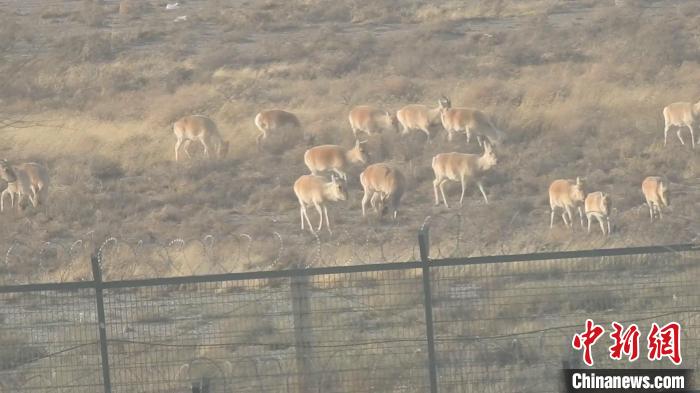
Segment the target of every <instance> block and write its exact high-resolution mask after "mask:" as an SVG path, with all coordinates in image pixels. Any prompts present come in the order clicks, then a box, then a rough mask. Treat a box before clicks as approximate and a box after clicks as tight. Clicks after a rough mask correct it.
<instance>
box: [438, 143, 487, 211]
mask: <svg viewBox="0 0 700 393" xmlns="http://www.w3.org/2000/svg"><path fill="white" fill-rule="evenodd" d="M497 163H498V159H497V157H496V154H495V153H494V151H493V148H492V147H491V144H490V143H489V142H487V141H484V153H483V154H482V155H478V154H464V153H441V154H438V155H436V156H435V157H433V165H432V166H433V172H434V173H435V180H434V181H433V191H434V192H435V205H439V204H440V199H439V198H438V188H440V194H441V195H442V200H443V202H445V207H449V206H448V205H447V198H445V190H444V188H443V187H444V184H445V183H446V182H447V181H448V180H452V181H458V182H460V183H461V184H462V195H461V196H460V197H459V204H460V206H462V201H463V200H464V190H465V188H466V184H467V181H468V180H474V181H476V184H477V185H478V186H479V190H480V191H481V195H483V197H484V201H485V202H486V203H489V199H488V197H487V196H486V192H485V191H484V185H483V183H482V182H483V178H484V175H485V174H486V173H487V172H488V171H489V170H490V169H491V168H493V167H494V166H495V165H496V164H497Z"/></svg>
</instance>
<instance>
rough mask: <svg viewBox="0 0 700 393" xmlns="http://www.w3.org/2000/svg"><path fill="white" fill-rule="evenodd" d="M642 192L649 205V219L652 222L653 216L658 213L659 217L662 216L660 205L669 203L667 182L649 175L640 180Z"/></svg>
mask: <svg viewBox="0 0 700 393" xmlns="http://www.w3.org/2000/svg"><path fill="white" fill-rule="evenodd" d="M642 193H643V194H644V199H645V200H646V203H647V206H649V219H650V220H651V222H654V217H655V216H656V214H657V213H658V215H659V219H661V218H663V215H662V214H661V206H665V207H668V206H670V205H671V199H670V193H669V190H668V183H667V182H666V181H665V180H664V179H663V178H661V177H659V176H649V177H647V178H646V179H644V181H643V182H642Z"/></svg>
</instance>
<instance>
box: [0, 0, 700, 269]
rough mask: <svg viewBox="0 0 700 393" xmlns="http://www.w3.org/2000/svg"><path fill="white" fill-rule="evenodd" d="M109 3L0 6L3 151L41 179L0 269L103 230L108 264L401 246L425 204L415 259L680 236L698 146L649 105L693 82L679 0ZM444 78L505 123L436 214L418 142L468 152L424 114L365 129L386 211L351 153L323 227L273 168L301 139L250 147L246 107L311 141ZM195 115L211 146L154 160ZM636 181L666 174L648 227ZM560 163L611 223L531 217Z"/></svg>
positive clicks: (252, 263)
mask: <svg viewBox="0 0 700 393" xmlns="http://www.w3.org/2000/svg"><path fill="white" fill-rule="evenodd" d="M126 3H130V4H128V5H129V7H130V9H127V7H123V8H122V11H121V13H120V5H119V2H117V1H105V2H99V1H92V0H85V1H50V2H37V1H28V2H14V1H0V10H1V12H2V13H1V15H0V19H1V20H2V22H3V23H1V24H0V43H2V49H3V51H2V54H0V56H2V61H1V62H0V71H1V72H0V97H1V98H0V102H1V103H2V109H0V119H3V120H2V121H1V122H0V127H1V128H0V135H1V137H0V156H2V157H6V158H7V159H9V160H11V161H36V162H40V163H43V164H45V165H46V166H47V167H48V168H49V169H50V173H51V175H52V185H51V187H52V188H51V191H50V196H49V200H48V202H47V204H46V205H44V206H42V207H40V208H39V209H32V208H31V207H30V208H28V209H26V210H24V211H23V212H15V211H12V210H10V211H8V210H6V211H5V212H3V214H1V215H0V222H1V223H2V225H0V250H1V251H3V252H5V250H8V251H7V252H5V254H6V255H7V258H6V263H5V264H4V265H3V266H2V267H0V276H5V277H10V275H11V277H14V278H13V280H19V281H32V280H51V279H60V280H67V279H75V278H80V277H82V276H84V275H85V274H87V271H88V267H87V264H86V263H84V261H85V258H87V255H89V253H90V251H91V250H92V249H93V248H94V247H99V245H100V244H102V243H103V241H104V240H105V239H108V238H110V237H113V238H115V239H116V243H115V242H114V241H113V242H111V243H110V245H109V247H110V251H109V252H110V254H108V258H110V259H109V260H108V264H109V266H110V267H111V270H110V272H111V274H112V275H113V276H112V278H115V277H126V276H144V275H173V274H187V273H192V272H195V273H203V272H218V271H222V270H225V271H242V270H253V269H268V268H274V269H279V268H284V267H286V266H288V265H297V264H299V265H314V266H318V265H335V264H352V263H369V262H378V261H383V260H384V261H397V260H408V259H413V258H415V243H416V241H415V237H416V231H417V229H418V228H419V227H420V226H421V224H422V223H423V222H424V221H425V219H426V217H427V216H430V217H431V219H430V221H431V225H432V235H433V243H434V244H435V246H434V248H433V252H434V253H435V255H434V256H438V255H443V256H444V255H451V254H458V255H480V254H500V253H519V252H530V251H539V250H561V249H585V248H593V247H613V246H615V247H617V246H632V245H649V244H667V243H681V242H690V241H697V239H698V236H699V235H700V226H698V224H697V222H698V216H699V213H698V212H699V211H700V199H699V198H698V196H699V195H700V147H698V148H696V149H695V151H693V150H692V149H691V148H690V146H689V136H688V133H687V130H686V131H683V132H684V134H683V136H684V138H685V140H686V142H687V143H688V144H686V145H685V146H681V145H680V142H679V141H678V139H676V135H675V131H674V132H672V133H670V135H669V143H668V146H665V147H664V144H663V117H662V114H661V111H662V109H663V107H664V106H665V105H666V104H668V103H671V102H675V101H693V102H694V101H697V100H698V99H699V98H700V92H699V91H698V90H697V86H698V85H700V63H699V62H700V39H698V37H697V36H696V34H695V33H694V31H695V27H696V26H697V25H698V23H700V4H697V3H696V2H694V1H691V0H659V1H646V2H642V1H624V2H623V1H606V2H602V1H576V2H574V1H564V0H559V1H557V0H527V1H515V0H512V1H511V0H502V1H472V2H468V3H467V4H464V2H460V1H449V0H448V1H443V2H424V1H419V0H412V1H409V2H397V1H390V0H384V1H365V0H358V1H354V2H351V3H344V2H343V3H338V2H333V1H329V0H293V1H287V2H275V1H269V0H248V1H236V2H229V1H223V0H189V1H187V2H184V1H183V2H180V3H181V6H180V7H179V8H178V9H177V10H166V9H165V4H166V2H164V1H157V0H153V1H151V0H148V1H147V0H144V1H137V0H132V1H126ZM179 16H187V20H185V21H178V22H175V21H174V20H175V18H177V17H179ZM443 94H444V95H447V96H449V97H450V98H451V100H452V103H453V105H455V106H469V107H475V108H479V109H481V110H483V111H485V112H486V113H488V114H489V115H490V116H491V117H492V118H493V119H494V122H495V123H496V124H497V125H498V127H499V128H500V129H502V130H503V131H504V132H505V133H506V134H507V140H506V141H505V142H504V144H503V145H500V146H498V147H497V148H496V153H497V155H498V157H499V163H498V166H497V167H496V169H495V170H494V171H493V173H491V174H490V176H489V177H488V178H487V181H486V191H487V193H488V194H489V199H490V202H491V203H489V204H488V205H485V204H484V202H483V200H482V198H481V195H480V193H479V191H478V189H477V188H476V187H475V186H474V185H471V186H470V187H469V189H468V190H467V195H466V197H465V204H464V206H463V207H462V208H459V207H458V204H457V200H458V198H459V185H458V184H457V183H451V184H450V185H449V186H448V187H447V190H448V198H449V199H450V201H451V202H452V205H453V206H451V207H450V209H446V208H445V207H444V206H433V188H432V180H433V173H432V170H431V168H430V162H431V158H432V157H433V156H434V155H435V154H437V153H439V152H447V151H460V152H472V153H478V152H480V149H479V147H478V145H477V144H476V143H474V142H472V143H471V144H469V145H467V144H466V141H465V138H464V137H463V135H462V137H461V138H460V137H459V135H458V137H457V138H455V140H454V141H453V142H452V143H449V142H448V141H447V140H446V132H445V131H444V130H441V129H437V128H436V129H435V130H434V131H433V132H434V135H435V138H434V139H435V142H434V143H432V144H426V143H425V136H424V135H423V134H422V133H420V132H414V133H411V134H410V135H408V136H406V137H400V136H399V135H395V134H391V133H384V134H382V135H376V136H372V137H371V138H369V142H368V145H369V150H370V153H371V161H372V162H378V161H384V160H388V161H391V162H393V163H394V164H396V165H397V166H398V167H399V168H401V170H402V171H403V172H404V173H405V175H406V177H407V181H408V187H407V192H406V194H405V196H404V199H403V200H402V208H401V210H400V213H399V220H398V221H397V222H392V221H391V220H389V219H388V218H384V219H381V220H379V219H377V218H376V217H374V216H370V217H369V218H367V219H363V218H362V217H361V211H360V200H361V198H362V190H361V187H360V185H359V181H358V175H359V173H360V171H361V169H362V168H360V167H355V168H354V169H353V171H351V180H350V182H349V184H348V187H349V189H350V198H349V201H348V202H346V203H344V204H338V205H334V206H332V207H331V208H330V215H331V222H332V224H333V226H334V233H333V235H329V234H328V233H327V232H323V233H321V234H320V237H319V238H318V239H317V238H316V237H314V236H312V235H311V234H310V233H308V232H301V231H300V229H299V210H298V204H297V201H296V199H295V197H294V194H293V192H292V184H293V182H294V180H295V179H296V178H297V177H298V176H300V175H302V174H305V173H307V169H306V167H305V166H304V163H303V160H302V157H303V153H304V151H305V149H306V148H307V146H306V144H304V142H303V141H300V143H298V144H297V145H295V146H283V145H281V144H279V143H277V144H275V143H274V141H273V142H272V143H269V144H268V145H267V146H266V149H265V151H264V152H262V153H258V152H256V150H255V138H256V136H257V130H256V129H255V126H254V124H253V117H254V116H255V114H256V113H257V112H258V111H260V110H263V109H271V108H283V109H286V110H289V111H291V112H294V113H296V114H297V115H298V116H299V118H300V119H301V122H302V124H303V125H304V128H305V130H306V131H307V132H309V133H311V134H313V135H314V136H315V143H317V144H321V143H334V144H341V145H345V146H351V144H352V143H353V142H354V140H353V135H352V132H351V131H350V127H349V124H348V122H347V113H348V111H349V110H350V108H351V107H352V106H354V105H359V104H372V105H376V106H379V107H382V108H386V109H387V110H390V111H395V110H397V109H399V108H401V107H402V106H404V105H406V104H410V103H422V104H426V105H430V106H436V105H437V99H438V98H439V97H440V96H441V95H443ZM194 113H198V114H206V115H208V116H210V117H212V118H213V119H214V120H216V121H217V123H218V124H219V128H220V130H221V131H222V134H223V136H224V138H225V139H227V140H228V141H230V142H231V152H230V154H229V155H228V157H227V158H226V159H224V160H220V161H213V160H204V159H201V150H197V149H194V148H193V150H197V153H198V154H195V156H196V159H194V160H193V161H191V162H188V161H184V162H178V163H175V162H174V160H173V158H174V154H173V147H174V143H175V138H174V136H173V133H172V123H173V121H175V120H177V119H178V118H180V117H181V116H184V115H187V114H194ZM5 119H6V120H5ZM696 139H700V132H697V133H696ZM193 147H194V145H193ZM649 175H660V176H665V177H667V178H668V179H669V180H670V182H671V195H672V206H671V209H670V210H669V211H667V212H666V214H665V216H664V219H663V220H662V221H660V222H656V223H654V224H653V225H649V216H648V210H647V208H646V206H644V205H643V204H642V203H643V201H642V195H641V191H640V184H641V181H642V179H644V177H646V176H649ZM576 176H581V177H585V179H586V184H587V189H588V191H598V190H601V191H606V192H608V193H610V194H611V195H612V198H613V205H614V207H615V212H614V215H613V223H614V230H613V234H612V236H610V237H609V238H604V237H603V236H601V235H600V233H599V232H592V233H591V234H590V235H589V234H586V233H585V231H583V230H582V229H581V228H580V227H578V225H576V226H575V227H574V230H573V231H569V230H567V229H565V228H564V227H563V226H562V224H561V221H560V220H559V221H555V225H556V227H555V229H554V230H550V229H549V206H548V201H547V186H548V185H549V183H550V182H551V181H552V180H554V179H557V178H573V177H576ZM1 188H4V183H3V185H0V189H1ZM557 218H558V217H557ZM311 219H312V222H317V221H316V220H317V217H316V215H315V212H313V213H312V216H311ZM576 221H577V220H575V222H576ZM594 228H595V229H596V230H598V228H597V227H594ZM174 239H175V241H173V240H174ZM47 242H48V243H47ZM115 244H116V247H115V246H114V245H115ZM142 266H149V267H148V268H143V267H142Z"/></svg>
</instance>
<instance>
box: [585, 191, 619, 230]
mask: <svg viewBox="0 0 700 393" xmlns="http://www.w3.org/2000/svg"><path fill="white" fill-rule="evenodd" d="M584 205H585V211H586V218H587V219H588V232H589V233H590V232H591V222H593V218H594V217H595V219H596V220H598V223H599V224H600V230H601V231H603V235H610V213H611V212H612V199H611V198H610V195H608V194H606V193H604V192H601V191H597V192H592V193H590V194H588V195H586V200H585V202H584ZM603 221H605V222H606V223H607V227H608V231H607V233H606V232H605V226H604V225H603Z"/></svg>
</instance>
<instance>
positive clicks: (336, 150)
mask: <svg viewBox="0 0 700 393" xmlns="http://www.w3.org/2000/svg"><path fill="white" fill-rule="evenodd" d="M366 142H367V141H360V140H355V147H353V148H352V149H345V148H344V147H342V146H338V145H321V146H315V147H312V148H311V149H308V150H307V151H306V152H305V153H304V163H305V164H306V167H307V168H309V171H311V174H313V175H317V174H318V173H319V172H324V171H333V172H335V173H336V174H338V176H340V177H341V178H342V179H343V180H345V181H347V179H348V176H347V174H346V173H345V170H346V168H347V167H348V164H349V163H355V164H364V163H366V162H367V158H368V156H367V152H366V151H365V148H364V144H365V143H366Z"/></svg>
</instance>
